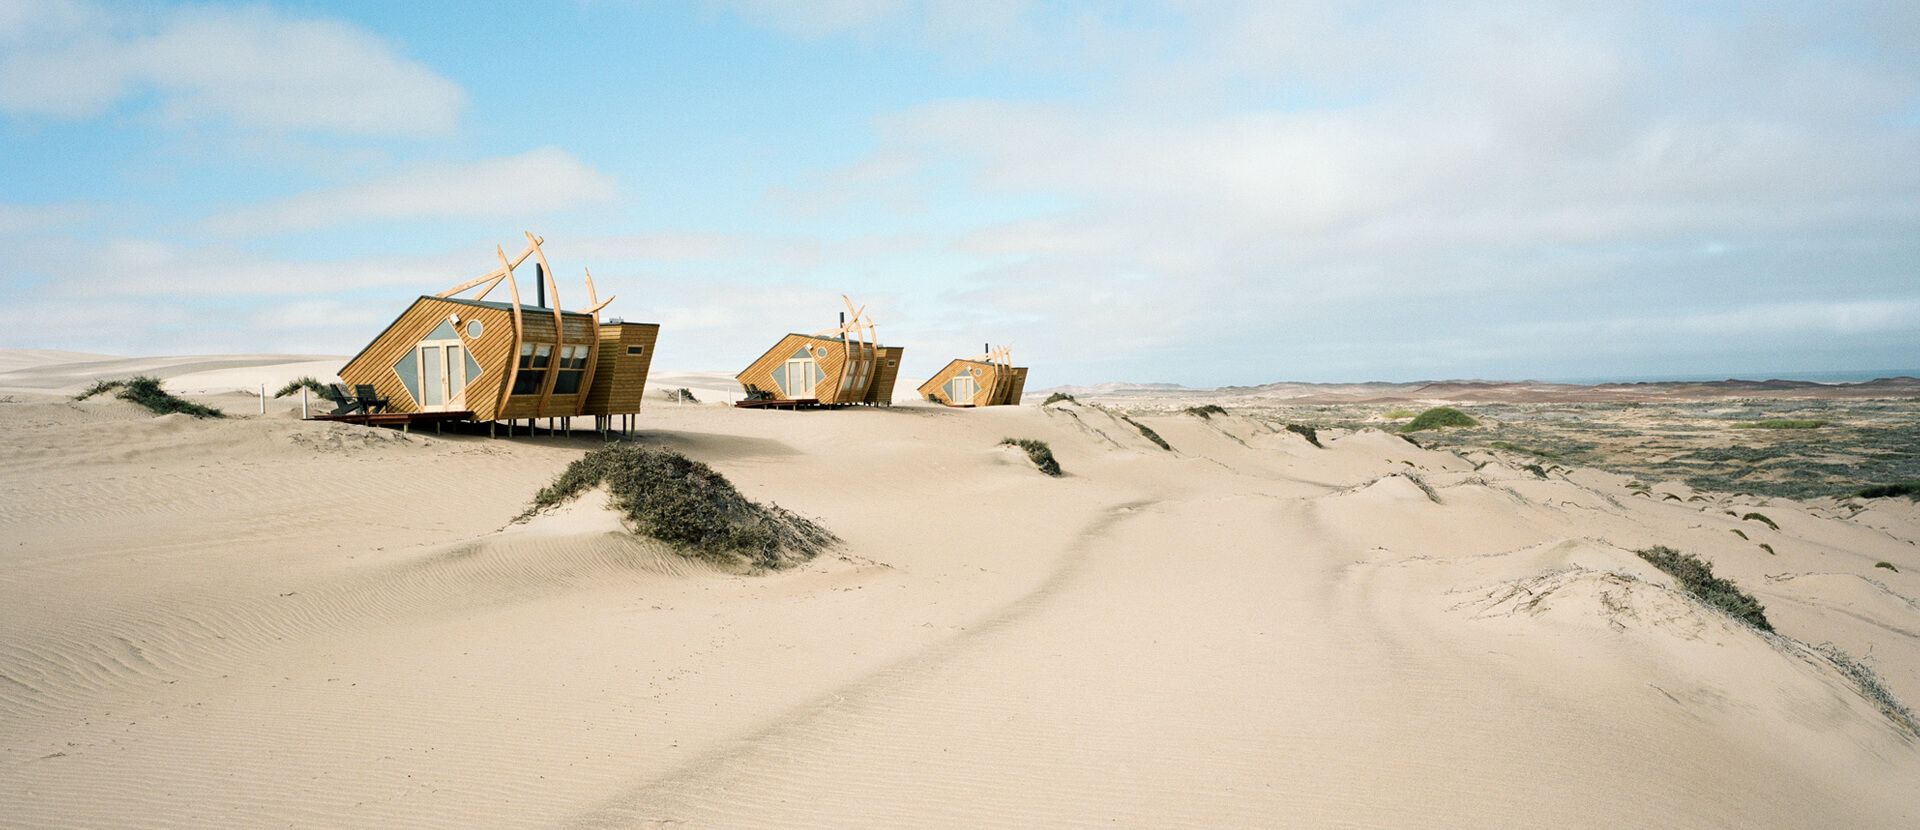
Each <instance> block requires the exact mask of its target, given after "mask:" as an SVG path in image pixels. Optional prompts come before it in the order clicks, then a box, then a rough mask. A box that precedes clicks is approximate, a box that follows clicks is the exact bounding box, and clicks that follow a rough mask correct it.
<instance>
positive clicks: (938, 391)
mask: <svg viewBox="0 0 1920 830" xmlns="http://www.w3.org/2000/svg"><path fill="white" fill-rule="evenodd" d="M983 352H984V353H983V354H981V355H980V356H978V357H967V358H959V359H956V360H952V361H949V362H948V363H947V365H946V366H944V367H941V369H940V371H938V372H935V373H934V374H933V377H930V378H927V382H926V383H923V384H920V395H921V397H924V398H926V399H927V400H929V401H932V402H934V403H939V404H946V405H947V406H1014V405H1018V404H1019V403H1020V395H1021V394H1022V393H1024V392H1025V391H1026V389H1027V367H1025V366H1015V365H1013V353H1012V350H1011V349H1009V348H1007V347H1006V346H1001V347H1000V348H997V349H996V348H993V347H991V346H989V347H986V348H985V349H983Z"/></svg>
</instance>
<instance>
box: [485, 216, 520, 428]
mask: <svg viewBox="0 0 1920 830" xmlns="http://www.w3.org/2000/svg"><path fill="white" fill-rule="evenodd" d="M493 253H494V255H495V256H498V257H500V267H502V268H505V269H506V270H507V274H506V282H507V290H509V291H511V292H513V348H512V349H510V350H508V353H507V378H506V381H505V382H504V383H502V384H500V405H499V407H498V408H497V409H495V411H494V413H493V414H494V415H495V416H496V417H498V416H501V415H505V414H507V400H508V399H509V398H511V397H512V396H513V384H514V381H516V380H518V379H519V378H520V343H521V338H522V337H524V334H525V331H526V329H524V328H522V327H521V324H520V285H519V283H516V282H515V281H514V279H513V265H512V264H511V263H509V262H507V252H506V249H504V248H501V247H500V246H498V245H495V246H493ZM525 260H526V257H521V261H523V262H524V261H525Z"/></svg>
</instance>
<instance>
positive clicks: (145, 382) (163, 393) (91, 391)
mask: <svg viewBox="0 0 1920 830" xmlns="http://www.w3.org/2000/svg"><path fill="white" fill-rule="evenodd" d="M107 392H112V393H113V396H114V397H116V398H119V399H120V400H123V401H127V402H128V403H134V404H139V405H140V406H143V407H146V408H147V410H148V411H149V412H152V413H153V414H155V415H171V414H173V413H175V412H180V413H184V414H187V415H192V416H193V417H195V418H225V417H227V415H226V413H224V412H221V411H220V410H218V409H214V408H213V407H211V406H206V405H204V404H197V403H194V402H192V401H189V400H185V399H183V398H180V397H177V396H175V395H174V394H173V393H172V392H168V391H167V390H166V389H164V388H162V387H161V386H160V379H159V378H156V377H149V376H147V375H140V376H137V377H131V378H127V379H126V380H102V381H96V382H95V383H94V384H93V385H92V386H89V387H87V388H86V391H83V392H81V393H80V394H78V395H75V396H73V399H74V400H76V401H84V400H86V399H88V398H91V397H93V396H95V395H101V394H105V393H107Z"/></svg>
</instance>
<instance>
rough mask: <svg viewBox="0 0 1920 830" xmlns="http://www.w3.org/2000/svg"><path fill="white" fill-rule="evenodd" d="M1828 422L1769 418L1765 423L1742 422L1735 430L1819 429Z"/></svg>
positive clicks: (1735, 426)
mask: <svg viewBox="0 0 1920 830" xmlns="http://www.w3.org/2000/svg"><path fill="white" fill-rule="evenodd" d="M1827 423H1828V422H1826V421H1818V420H1813V419H1810V418H1768V419H1766V420H1764V421H1741V422H1739V423H1737V424H1734V425H1733V428H1734V429H1819V428H1821V427H1823V426H1826V425H1827Z"/></svg>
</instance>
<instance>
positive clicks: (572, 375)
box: [553, 346, 588, 395]
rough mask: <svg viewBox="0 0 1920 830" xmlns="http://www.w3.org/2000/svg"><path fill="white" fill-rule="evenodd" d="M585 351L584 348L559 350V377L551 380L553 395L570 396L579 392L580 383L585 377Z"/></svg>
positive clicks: (574, 347) (568, 347) (585, 348)
mask: <svg viewBox="0 0 1920 830" xmlns="http://www.w3.org/2000/svg"><path fill="white" fill-rule="evenodd" d="M587 351H588V349H587V347H586V346H566V347H563V348H561V349H560V366H559V370H560V376H559V377H556V378H554V379H553V394H555V395H572V394H575V393H577V392H579V391H580V381H581V380H582V379H583V378H585V377H586V375H587Z"/></svg>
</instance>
